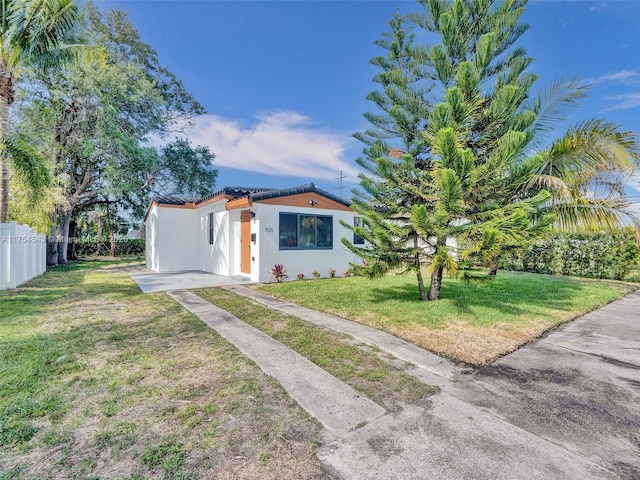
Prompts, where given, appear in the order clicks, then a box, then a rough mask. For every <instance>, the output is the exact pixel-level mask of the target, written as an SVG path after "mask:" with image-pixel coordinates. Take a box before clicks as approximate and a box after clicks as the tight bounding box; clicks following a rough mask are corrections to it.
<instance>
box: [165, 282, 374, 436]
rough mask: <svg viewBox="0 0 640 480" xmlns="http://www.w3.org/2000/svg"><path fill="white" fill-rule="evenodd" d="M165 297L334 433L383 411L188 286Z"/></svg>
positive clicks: (338, 432) (365, 420)
mask: <svg viewBox="0 0 640 480" xmlns="http://www.w3.org/2000/svg"><path fill="white" fill-rule="evenodd" d="M169 295H170V296H171V297H172V298H173V299H174V300H176V301H177V302H178V303H180V304H181V305H182V306H184V307H185V308H186V309H187V310H189V311H190V312H192V313H194V314H196V315H197V316H198V317H200V318H201V319H202V321H204V322H205V323H206V324H207V325H209V326H210V327H211V328H213V329H214V330H215V331H216V332H218V333H219V334H220V336H222V337H223V338H225V339H226V340H227V341H229V342H230V343H231V344H233V345H235V347H236V348H238V349H239V350H240V351H241V352H242V353H244V354H245V355H246V356H247V357H249V358H250V359H251V360H253V361H254V362H256V364H258V366H259V367H260V368H262V370H264V371H265V372H266V373H267V374H268V375H271V376H272V377H274V378H275V379H276V380H278V382H280V384H281V385H282V387H283V388H284V389H285V390H286V391H287V393H288V394H289V395H290V396H291V397H292V398H293V399H294V400H296V401H297V402H298V403H299V404H300V406H302V408H304V409H305V410H306V411H307V412H308V413H309V414H310V415H312V416H313V417H315V418H317V419H318V420H319V421H320V423H321V424H322V426H323V427H324V428H325V429H326V430H327V431H328V432H329V433H331V434H332V435H334V436H335V437H341V436H343V435H345V434H347V433H348V432H350V431H352V430H354V429H355V428H357V427H358V426H361V425H363V424H365V423H367V422H370V421H371V420H374V419H375V418H377V417H379V416H380V415H382V414H384V413H385V410H384V408H382V407H381V406H379V405H378V404H376V403H374V402H372V401H371V400H369V399H368V398H367V397H365V396H363V395H362V394H360V393H359V392H357V391H356V390H354V389H353V388H351V387H350V386H349V385H347V384H346V383H344V382H342V381H340V380H338V379H337V378H335V377H334V376H332V375H330V374H329V373H327V372H326V371H325V370H323V369H322V368H320V367H318V366H317V365H315V364H314V363H312V362H310V361H309V360H307V359H306V358H305V357H303V356H302V355H300V354H298V353H296V352H294V351H293V350H291V349H290V348H288V347H286V346H284V345H283V344H282V343H280V342H278V341H277V340H274V339H273V338H272V337H270V336H269V335H267V334H265V333H263V332H261V331H260V330H258V329H256V328H254V327H252V326H250V325H248V324H246V323H244V322H243V321H241V320H240V319H238V318H237V317H234V316H233V315H231V314H230V313H228V312H226V311H225V310H222V309H220V308H218V307H216V306H215V305H212V304H211V303H209V302H207V301H206V300H204V299H202V298H200V297H198V296H197V295H195V294H193V293H191V292H188V291H186V290H180V291H174V292H169Z"/></svg>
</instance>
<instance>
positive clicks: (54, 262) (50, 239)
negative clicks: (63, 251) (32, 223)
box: [47, 225, 58, 267]
mask: <svg viewBox="0 0 640 480" xmlns="http://www.w3.org/2000/svg"><path fill="white" fill-rule="evenodd" d="M47 265H48V266H50V267H57V266H58V240H57V238H56V226H55V225H52V226H51V234H50V235H47Z"/></svg>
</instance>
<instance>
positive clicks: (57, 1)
mask: <svg viewBox="0 0 640 480" xmlns="http://www.w3.org/2000/svg"><path fill="white" fill-rule="evenodd" d="M76 18H77V8H76V7H75V5H74V4H73V0H2V2H1V3H0V223H3V222H7V221H8V219H9V164H8V161H9V159H12V160H13V163H14V164H15V165H16V166H17V168H16V171H17V172H18V173H19V174H22V175H23V176H24V177H25V179H26V180H27V183H28V184H30V185H31V186H34V187H38V186H41V185H42V183H43V181H44V182H46V180H47V173H46V168H45V167H44V163H43V162H42V161H40V160H38V158H37V156H36V155H35V152H34V151H33V150H32V149H29V148H28V147H26V146H25V144H24V143H22V142H20V141H19V140H16V139H9V107H10V106H11V104H12V103H13V101H14V95H15V81H16V77H17V75H18V73H19V70H20V68H21V67H23V66H25V65H28V64H36V65H40V66H42V67H45V68H46V67H49V66H51V65H53V64H54V62H55V61H56V58H57V57H56V54H57V53H58V52H59V51H60V49H61V47H62V46H63V43H64V40H65V38H66V36H67V35H68V34H69V33H70V32H71V30H72V28H73V26H74V25H75V21H76Z"/></svg>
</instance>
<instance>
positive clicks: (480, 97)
mask: <svg viewBox="0 0 640 480" xmlns="http://www.w3.org/2000/svg"><path fill="white" fill-rule="evenodd" d="M420 3H421V5H422V6H423V7H424V12H421V13H415V14H411V15H409V16H407V17H402V16H400V15H399V14H396V15H394V16H393V18H392V19H391V21H390V22H389V25H390V27H391V29H390V32H388V33H385V34H383V36H382V37H381V38H380V39H379V40H378V41H377V42H376V43H377V44H378V45H379V46H380V47H382V48H383V49H384V50H385V55H381V56H378V57H375V58H373V59H372V60H371V63H373V64H374V65H376V66H378V67H380V68H381V70H382V72H381V73H379V74H378V75H376V77H374V81H375V82H376V83H377V84H378V85H379V88H378V90H376V91H374V92H372V93H370V94H369V96H368V99H369V100H371V101H373V102H374V103H375V105H376V106H377V107H378V110H379V111H378V112H377V113H367V114H365V118H366V119H367V120H368V121H369V123H370V124H371V128H369V129H368V130H366V131H364V132H361V133H358V134H356V135H355V137H356V138H358V139H359V140H361V141H362V142H363V143H365V145H366V147H365V149H364V156H363V157H362V158H359V159H358V160H357V162H358V164H359V165H360V166H361V167H362V168H363V169H364V170H365V172H366V173H364V174H362V175H361V176H360V185H361V187H362V189H361V190H356V191H354V195H355V196H354V198H353V205H354V209H355V210H356V211H357V212H358V213H360V214H361V215H362V217H363V218H362V224H361V226H359V227H353V229H354V232H355V233H356V234H358V235H360V236H361V237H363V238H364V239H365V240H366V241H367V245H366V246H365V247H360V246H354V245H352V244H351V242H349V241H348V240H347V239H343V244H344V245H345V246H347V247H348V248H350V249H351V250H352V251H353V252H354V253H356V254H358V255H359V256H360V257H362V258H363V259H364V260H365V264H364V266H358V267H357V268H358V269H359V270H361V272H362V273H364V274H366V275H369V276H371V277H375V276H380V275H384V274H385V273H387V272H388V271H389V270H390V269H392V268H397V267H400V266H404V267H405V268H407V269H410V270H414V271H415V272H416V275H417V280H418V286H419V290H420V297H421V299H422V300H427V299H428V300H437V299H438V298H439V297H440V285H441V282H442V274H443V271H444V270H448V271H449V273H450V274H453V273H454V272H455V271H456V268H457V262H456V259H457V258H458V259H459V258H463V259H466V258H472V259H475V260H476V261H479V262H482V263H484V264H486V265H493V264H495V263H496V260H497V258H498V257H499V255H500V252H501V251H502V250H503V249H504V248H507V247H509V246H512V245H516V244H518V243H519V242H521V241H523V240H524V239H527V238H532V237H535V236H539V235H541V234H543V233H545V232H546V231H548V230H549V229H550V228H552V227H553V228H563V229H578V228H580V229H588V228H595V227H602V226H605V227H609V226H613V225H619V224H620V223H621V222H624V221H632V222H635V221H636V219H635V218H634V217H633V216H632V215H631V214H630V213H629V212H628V211H627V210H626V207H627V206H628V201H627V199H626V198H625V197H624V193H623V189H622V188H621V185H623V183H624V179H625V175H628V174H629V173H630V172H631V171H633V170H634V169H635V168H636V167H637V165H638V158H639V155H638V145H637V141H636V137H635V135H634V134H633V133H631V132H624V131H621V129H620V128H619V127H618V126H616V125H613V124H611V123H610V122H606V121H604V120H598V119H591V120H586V121H584V122H582V123H580V124H578V125H576V126H573V127H570V128H569V129H568V130H567V131H566V132H565V133H564V134H563V135H562V136H560V137H559V138H557V139H555V140H550V139H549V136H550V134H553V133H554V132H555V130H556V129H557V127H558V125H559V124H560V123H561V122H562V121H564V120H565V117H564V112H565V110H566V107H570V106H572V105H574V104H575V103H576V102H577V101H578V100H579V99H580V98H582V97H584V95H585V92H586V88H585V86H582V85H580V83H579V82H578V81H577V80H572V81H568V82H564V81H562V80H560V81H557V82H555V83H554V84H552V85H551V86H550V87H549V88H547V89H546V90H544V91H542V92H541V93H539V94H537V95H532V94H531V89H532V86H533V84H534V82H535V81H536V76H535V75H533V74H532V73H529V72H528V71H527V69H528V67H529V65H530V64H531V62H532V59H531V58H530V57H528V56H527V54H526V51H525V50H524V48H522V47H520V46H517V45H516V42H517V41H518V39H519V38H520V37H521V35H522V34H523V33H524V32H525V31H526V29H527V28H528V26H527V25H525V24H522V23H520V17H521V15H522V13H523V12H524V7H525V5H526V2H524V1H507V2H500V3H498V2H492V1H488V0H481V1H475V2H462V1H455V2H453V3H450V2H446V1H443V0H430V1H422V2H420ZM412 28H418V29H424V30H426V31H427V32H430V33H431V34H432V36H435V37H437V38H438V40H439V43H436V44H435V45H433V46H431V47H427V46H426V45H422V44H418V43H416V41H415V35H414V34H413V32H412ZM603 180H604V181H603ZM595 183H598V185H599V187H598V188H594V184H595ZM448 238H453V239H455V240H456V245H457V248H456V249H455V250H456V251H453V250H454V248H452V246H451V245H447V239H448ZM427 264H428V265H429V272H430V274H431V285H430V289H429V293H427V292H426V289H425V287H424V283H423V278H422V274H421V267H422V266H423V265H427ZM494 268H495V267H494ZM494 271H495V270H494Z"/></svg>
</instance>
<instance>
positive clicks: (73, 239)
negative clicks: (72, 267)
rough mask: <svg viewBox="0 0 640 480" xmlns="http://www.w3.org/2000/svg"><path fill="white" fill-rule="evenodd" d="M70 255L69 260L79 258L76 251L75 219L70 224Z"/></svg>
mask: <svg viewBox="0 0 640 480" xmlns="http://www.w3.org/2000/svg"><path fill="white" fill-rule="evenodd" d="M69 240H70V243H69V255H68V258H69V260H77V259H78V255H77V252H76V241H77V238H76V222H75V220H71V223H70V225H69Z"/></svg>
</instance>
